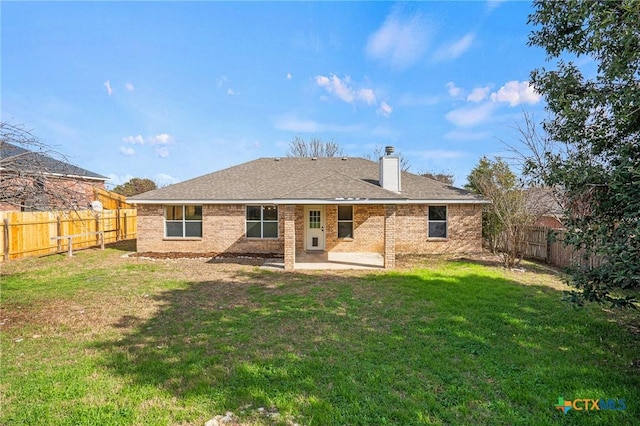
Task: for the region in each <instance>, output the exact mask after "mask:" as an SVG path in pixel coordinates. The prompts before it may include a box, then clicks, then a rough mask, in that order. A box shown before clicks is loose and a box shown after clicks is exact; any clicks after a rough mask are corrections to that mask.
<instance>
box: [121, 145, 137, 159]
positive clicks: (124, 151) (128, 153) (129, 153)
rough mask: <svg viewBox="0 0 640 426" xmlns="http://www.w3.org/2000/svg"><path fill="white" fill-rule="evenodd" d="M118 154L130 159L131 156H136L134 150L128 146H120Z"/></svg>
mask: <svg viewBox="0 0 640 426" xmlns="http://www.w3.org/2000/svg"><path fill="white" fill-rule="evenodd" d="M120 154H122V155H126V156H127V157H131V156H133V155H136V150H135V149H133V148H131V147H130V146H121V147H120Z"/></svg>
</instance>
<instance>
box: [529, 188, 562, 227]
mask: <svg viewBox="0 0 640 426" xmlns="http://www.w3.org/2000/svg"><path fill="white" fill-rule="evenodd" d="M525 194H526V198H525V205H526V207H527V209H529V211H531V212H532V213H533V214H536V215H538V216H541V217H544V216H549V217H554V218H556V219H560V218H562V217H564V210H563V209H562V206H561V205H560V202H559V201H558V198H557V197H556V195H555V194H554V192H553V190H552V189H551V188H528V189H526V190H525Z"/></svg>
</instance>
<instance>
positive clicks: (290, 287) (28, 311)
mask: <svg viewBox="0 0 640 426" xmlns="http://www.w3.org/2000/svg"><path fill="white" fill-rule="evenodd" d="M128 249H130V247H128V246H126V245H122V246H116V247H112V248H109V249H107V250H105V251H104V252H102V251H100V250H87V251H82V252H78V253H77V254H76V256H75V257H73V258H71V259H67V258H65V257H63V256H57V255H56V256H50V257H45V258H40V259H26V260H21V261H13V262H10V263H4V264H2V265H1V268H2V294H1V296H2V313H1V314H0V322H1V323H2V340H1V345H2V359H1V362H2V364H1V370H0V371H1V373H0V374H1V377H0V378H1V380H0V392H1V396H2V410H1V415H0V424H3V425H4V424H6V425H13V424H20V425H22V424H33V425H44V424H47V425H56V424H65V425H67V424H68V425H77V424H92V425H93V424H100V425H108V424H118V425H126V424H140V425H143V424H144V425H147V424H150V425H153V424H157V425H167V424H195V425H203V424H204V423H205V422H206V421H207V420H209V419H211V418H213V417H214V416H216V415H223V414H225V412H227V411H232V412H233V413H234V415H235V417H234V423H232V424H243V425H244V424H257V425H259V424H286V425H288V424H290V425H292V424H295V423H297V424H299V425H307V424H313V425H332V424H336V425H374V424H375V425H380V424H394V425H396V424H397V425H411V424H454V425H462V424H490V425H515V424H523V425H531V424H536V425H544V424H576V425H578V424H580V425H582V424H598V425H605V424H611V425H625V424H628V425H633V424H636V425H637V424H640V361H638V360H639V359H640V350H639V349H638V348H639V347H640V344H639V343H640V341H639V340H640V339H639V336H638V334H637V330H638V329H637V327H638V325H639V320H638V316H637V313H620V312H609V311H606V310H603V309H602V308H601V307H599V306H591V307H589V308H587V309H588V310H586V309H582V308H575V307H573V306H571V305H568V304H566V303H564V302H562V301H561V298H562V292H561V291H559V290H558V288H559V287H560V283H559V281H558V278H557V277H555V276H554V275H553V274H550V273H545V271H544V270H543V269H539V268H538V269H537V270H538V272H531V271H528V272H525V273H512V272H505V271H503V270H502V269H501V268H499V267H495V266H483V265H482V264H480V263H477V262H472V261H463V260H438V259H429V260H425V261H421V262H416V266H415V267H414V268H411V269H403V270H400V271H395V272H375V273H372V272H348V271H346V272H331V273H322V272H305V273H284V272H269V271H263V270H260V269H258V268H256V267H255V266H250V265H237V264H232V263H229V264H224V263H223V264H213V263H208V262H206V261H204V260H179V261H151V260H142V259H135V258H122V254H124V253H126V252H127V250H128ZM634 330H635V332H634ZM559 397H562V398H564V399H565V400H574V399H582V398H586V399H618V401H617V402H618V403H620V401H619V399H624V402H625V405H626V409H625V410H615V411H614V410H606V411H605V410H588V411H585V410H583V411H578V410H575V409H572V410H570V411H569V412H568V413H567V414H563V413H562V412H561V411H558V410H556V409H555V405H556V404H557V403H558V398H559ZM581 405H582V404H581V403H579V404H578V406H581Z"/></svg>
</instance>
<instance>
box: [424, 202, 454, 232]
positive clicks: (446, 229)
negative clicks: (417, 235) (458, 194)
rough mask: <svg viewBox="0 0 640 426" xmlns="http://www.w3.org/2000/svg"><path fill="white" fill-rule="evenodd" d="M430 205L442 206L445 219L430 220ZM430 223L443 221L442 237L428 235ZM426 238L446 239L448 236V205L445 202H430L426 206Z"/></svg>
mask: <svg viewBox="0 0 640 426" xmlns="http://www.w3.org/2000/svg"><path fill="white" fill-rule="evenodd" d="M431 207H444V208H445V219H444V220H430V219H429V210H430V209H431ZM431 223H444V234H445V235H444V237H432V236H431V235H429V228H430V227H429V225H430V224H431ZM427 238H428V239H429V240H446V239H447V238H449V206H448V205H446V204H430V205H428V206H427Z"/></svg>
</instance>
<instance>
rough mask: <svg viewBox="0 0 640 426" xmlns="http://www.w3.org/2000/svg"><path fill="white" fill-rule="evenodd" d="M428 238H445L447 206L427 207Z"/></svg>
mask: <svg viewBox="0 0 640 426" xmlns="http://www.w3.org/2000/svg"><path fill="white" fill-rule="evenodd" d="M428 215H429V221H428V222H429V223H428V230H427V236H428V237H429V238H447V227H448V226H447V206H429V213H428Z"/></svg>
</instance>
